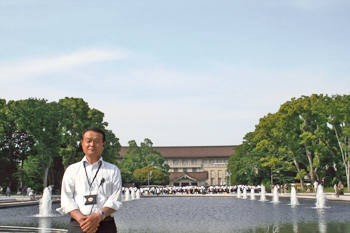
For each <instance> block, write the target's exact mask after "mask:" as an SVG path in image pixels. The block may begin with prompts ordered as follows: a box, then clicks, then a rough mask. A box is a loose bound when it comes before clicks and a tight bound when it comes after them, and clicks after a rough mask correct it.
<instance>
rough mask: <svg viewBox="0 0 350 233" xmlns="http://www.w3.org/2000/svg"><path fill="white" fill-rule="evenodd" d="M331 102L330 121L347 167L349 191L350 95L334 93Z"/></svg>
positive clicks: (349, 186) (349, 188) (349, 187)
mask: <svg viewBox="0 0 350 233" xmlns="http://www.w3.org/2000/svg"><path fill="white" fill-rule="evenodd" d="M332 100H333V101H332V102H331V104H329V105H328V106H329V108H328V109H329V110H330V111H329V118H328V123H329V124H330V125H331V126H332V129H333V130H334V134H335V136H336V139H337V145H338V146H339V149H340V154H341V158H342V162H343V166H344V168H345V174H346V180H347V186H348V191H350V96H349V95H343V96H340V95H334V96H332Z"/></svg>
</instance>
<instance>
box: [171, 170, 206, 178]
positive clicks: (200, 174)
mask: <svg viewBox="0 0 350 233" xmlns="http://www.w3.org/2000/svg"><path fill="white" fill-rule="evenodd" d="M185 174H187V175H188V176H189V177H191V178H193V179H195V180H207V179H208V171H204V172H171V173H170V176H169V179H170V180H175V179H178V178H180V177H182V176H184V175H185Z"/></svg>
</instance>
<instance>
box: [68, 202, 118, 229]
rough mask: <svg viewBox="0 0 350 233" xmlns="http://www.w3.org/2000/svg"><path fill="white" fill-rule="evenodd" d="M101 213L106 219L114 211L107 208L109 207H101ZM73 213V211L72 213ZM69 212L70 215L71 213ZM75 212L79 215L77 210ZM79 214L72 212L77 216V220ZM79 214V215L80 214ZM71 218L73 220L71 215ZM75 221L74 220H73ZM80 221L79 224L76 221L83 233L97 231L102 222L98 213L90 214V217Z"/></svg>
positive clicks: (101, 217)
mask: <svg viewBox="0 0 350 233" xmlns="http://www.w3.org/2000/svg"><path fill="white" fill-rule="evenodd" d="M101 211H103V212H104V213H105V217H108V216H110V215H111V214H112V213H113V212H114V211H115V210H114V209H112V208H109V207H103V208H102V209H101ZM72 212H73V211H72ZM72 212H71V213H72ZM77 212H79V213H80V211H79V210H77ZM79 213H76V212H75V211H74V213H73V214H74V215H76V216H77V218H78V219H79V218H80V215H79ZM80 214H81V213H80ZM71 217H72V218H74V217H73V216H72V215H71ZM74 219H75V218H74ZM80 219H81V222H79V221H78V220H77V219H75V220H77V221H78V223H79V224H80V228H81V229H82V230H83V231H84V232H88V233H90V232H96V231H97V228H98V227H99V226H100V222H101V221H102V220H103V216H102V215H101V213H100V212H97V213H96V214H92V215H89V216H87V217H84V216H83V217H82V218H80Z"/></svg>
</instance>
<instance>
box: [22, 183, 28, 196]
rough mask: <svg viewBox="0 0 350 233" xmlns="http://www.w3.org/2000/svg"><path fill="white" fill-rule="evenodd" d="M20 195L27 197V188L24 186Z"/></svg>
mask: <svg viewBox="0 0 350 233" xmlns="http://www.w3.org/2000/svg"><path fill="white" fill-rule="evenodd" d="M22 194H23V197H24V196H26V195H27V187H26V186H24V187H23V188H22Z"/></svg>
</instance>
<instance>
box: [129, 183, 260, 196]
mask: <svg viewBox="0 0 350 233" xmlns="http://www.w3.org/2000/svg"><path fill="white" fill-rule="evenodd" d="M238 189H240V191H241V192H243V191H244V189H245V190H246V191H247V192H251V190H252V189H254V192H255V193H258V192H260V191H261V186H260V185H258V186H254V185H233V186H209V187H205V186H191V185H190V186H165V187H162V186H152V187H140V188H139V189H138V188H137V187H123V188H122V193H123V194H125V191H126V190H128V191H129V192H132V191H134V192H137V190H139V191H140V194H141V195H160V194H162V195H167V194H175V195H180V194H202V195H204V194H230V193H237V192H238Z"/></svg>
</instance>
